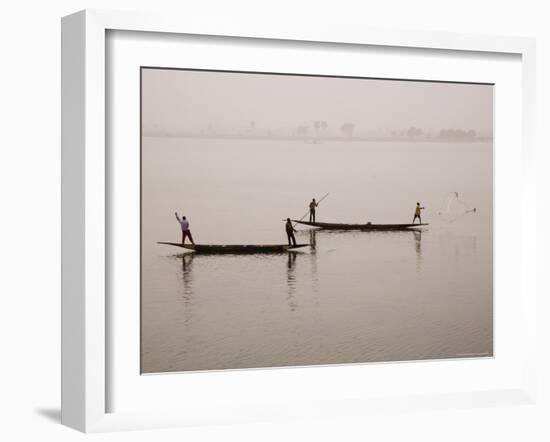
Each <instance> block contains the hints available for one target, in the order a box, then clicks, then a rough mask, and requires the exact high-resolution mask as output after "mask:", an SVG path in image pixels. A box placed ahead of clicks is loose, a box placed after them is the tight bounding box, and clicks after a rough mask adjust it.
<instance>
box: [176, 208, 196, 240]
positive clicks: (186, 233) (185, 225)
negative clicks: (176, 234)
mask: <svg viewBox="0 0 550 442" xmlns="http://www.w3.org/2000/svg"><path fill="white" fill-rule="evenodd" d="M175 214H176V219H177V220H178V222H179V223H180V226H181V244H182V245H183V244H185V238H186V237H189V240H190V241H191V244H193V245H195V241H193V237H192V236H191V230H189V221H187V219H186V218H185V216H182V217H181V219H180V217H179V216H178V212H175Z"/></svg>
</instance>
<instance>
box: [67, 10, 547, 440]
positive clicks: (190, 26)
mask: <svg viewBox="0 0 550 442" xmlns="http://www.w3.org/2000/svg"><path fill="white" fill-rule="evenodd" d="M62 35H63V38H62V45H63V66H62V67H63V71H62V72H63V88H62V89H63V91H62V101H63V103H62V104H63V115H62V116H63V130H62V134H63V164H62V173H63V189H62V190H63V192H62V204H63V232H62V241H63V244H62V260H63V263H62V268H63V277H62V289H63V293H62V306H63V312H62V320H63V329H62V339H63V342H62V349H63V361H62V368H63V376H62V386H63V392H62V421H63V423H64V424H66V425H68V426H71V427H73V428H76V429H79V430H81V431H109V430H115V429H126V428H127V429H137V428H154V427H166V426H184V425H197V424H203V423H204V424H206V423H217V422H249V421H250V422H253V421H258V420H273V419H285V418H289V417H293V418H295V417H316V416H327V415H341V414H363V413H369V412H379V411H380V410H382V411H386V412H392V411H402V410H411V411H413V410H418V409H426V408H434V409H436V408H442V407H445V408H449V407H475V406H487V405H502V404H511V403H515V404H520V403H529V402H532V401H533V400H534V394H535V378H534V368H535V367H534V348H533V346H534V339H533V335H534V329H535V324H534V317H535V311H536V308H535V307H536V306H535V300H536V286H535V281H534V278H535V275H534V268H535V266H534V260H535V253H534V250H535V244H536V238H535V229H534V228H533V226H534V224H535V215H536V214H535V203H534V192H535V178H534V169H533V167H532V166H533V163H534V154H535V149H534V132H533V130H534V128H533V123H532V121H533V120H534V118H533V113H534V94H535V79H534V42H533V40H530V39H523V38H509V37H490V36H474V35H456V34H445V33H435V34H432V33H425V32H412V31H408V32H402V31H399V32H389V31H380V30H371V29H354V28H345V27H338V26H333V27H330V26H327V27H323V28H321V27H319V28H317V27H316V26H312V27H308V28H303V29H293V28H290V27H282V28H280V27H278V28H273V27H270V26H264V25H261V26H260V24H256V26H251V25H250V24H244V23H231V24H225V25H223V26H220V25H214V24H209V23H204V22H200V21H195V20H188V21H186V20H184V21H181V20H172V19H170V18H167V17H153V16H150V15H141V14H129V13H114V12H108V11H83V12H79V13H76V14H74V15H71V16H68V17H65V18H64V19H63V22H62ZM511 232H513V234H511Z"/></svg>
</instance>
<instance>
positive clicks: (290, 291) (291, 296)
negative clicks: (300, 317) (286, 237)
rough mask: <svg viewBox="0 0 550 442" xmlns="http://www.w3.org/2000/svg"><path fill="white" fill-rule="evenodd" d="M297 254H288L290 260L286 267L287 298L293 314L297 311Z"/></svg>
mask: <svg viewBox="0 0 550 442" xmlns="http://www.w3.org/2000/svg"><path fill="white" fill-rule="evenodd" d="M296 256H297V253H296V252H288V260H287V266H286V285H287V297H286V301H287V304H288V307H289V309H290V311H291V312H294V311H296V308H297V307H298V306H297V304H296V300H295V296H296Z"/></svg>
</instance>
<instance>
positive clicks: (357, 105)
mask: <svg viewBox="0 0 550 442" xmlns="http://www.w3.org/2000/svg"><path fill="white" fill-rule="evenodd" d="M142 94H143V95H142V123H143V131H144V133H149V132H185V131H195V130H198V129H200V128H205V127H206V126H207V125H208V124H209V123H212V124H214V125H215V126H216V127H218V128H222V129H223V128H225V129H238V128H244V127H247V126H248V125H249V122H250V121H252V120H254V121H255V122H256V127H257V128H267V127H269V128H272V129H278V128H290V127H296V126H299V125H311V124H312V122H313V121H315V120H325V121H327V123H328V126H329V130H331V129H332V130H335V131H337V130H338V128H339V127H340V126H341V125H342V124H343V123H346V122H350V123H354V124H355V125H356V131H357V132H361V131H367V130H378V129H384V130H393V129H406V128H408V127H410V126H416V127H420V128H423V129H424V130H436V131H438V130H440V129H446V128H461V129H474V130H476V131H478V132H480V133H483V134H489V135H492V125H493V87H492V86H490V85H473V84H452V83H429V82H414V81H397V80H370V79H346V78H337V77H336V78H335V77H330V78H327V77H302V76H292V75H270V74H244V73H226V72H201V71H185V70H163V69H143V72H142Z"/></svg>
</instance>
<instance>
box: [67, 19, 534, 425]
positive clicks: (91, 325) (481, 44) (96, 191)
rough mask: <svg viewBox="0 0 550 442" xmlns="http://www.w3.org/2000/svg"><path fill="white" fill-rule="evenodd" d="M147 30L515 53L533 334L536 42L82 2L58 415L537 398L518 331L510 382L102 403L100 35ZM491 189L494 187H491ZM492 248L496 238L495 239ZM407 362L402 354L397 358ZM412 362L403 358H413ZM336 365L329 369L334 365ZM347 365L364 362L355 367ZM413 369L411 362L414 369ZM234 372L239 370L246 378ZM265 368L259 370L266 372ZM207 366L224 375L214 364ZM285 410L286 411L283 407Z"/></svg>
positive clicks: (103, 419)
mask: <svg viewBox="0 0 550 442" xmlns="http://www.w3.org/2000/svg"><path fill="white" fill-rule="evenodd" d="M108 31H144V32H155V33H163V34H181V35H202V36H219V37H222V38H228V39H229V38H231V37H233V38H234V37H239V38H253V39H270V40H273V41H286V42H290V43H292V42H311V43H339V44H342V45H371V46H373V45H374V46H379V47H381V48H389V47H399V48H405V49H407V48H409V49H418V48H425V49H439V50H443V51H468V52H475V53H477V54H478V55H479V56H481V57H482V56H483V54H487V53H497V54H514V55H516V56H519V57H521V74H522V85H521V94H522V95H521V96H522V98H521V100H522V112H521V114H522V121H519V122H517V124H519V125H521V134H522V135H521V137H522V139H521V156H522V167H521V199H522V202H521V206H522V210H521V217H522V220H521V227H520V232H521V256H520V257H519V258H518V259H519V260H520V261H521V270H518V271H521V305H522V313H523V315H522V316H521V319H520V320H519V322H518V323H519V324H520V326H521V327H522V329H523V332H524V336H530V337H533V336H534V333H535V317H536V284H535V269H536V265H535V259H536V258H535V256H536V253H535V247H536V233H535V228H534V226H535V222H536V213H535V205H536V204H535V195H536V193H535V192H536V186H535V182H536V179H535V173H534V170H535V167H534V165H535V143H534V140H535V138H534V130H535V128H534V120H535V118H534V108H535V42H534V40H533V39H528V38H518V37H493V36H480V35H464V34H451V33H428V32H416V31H388V30H376V29H362V28H349V27H345V26H319V25H313V24H310V25H308V26H307V27H293V26H291V25H288V24H286V25H285V24H278V25H271V26H269V25H266V24H265V23H246V22H245V21H244V20H243V21H242V22H235V21H233V22H231V23H211V22H207V21H200V20H195V19H193V18H192V17H186V18H179V17H178V18H175V17H158V16H153V15H149V14H134V13H126V12H112V11H100V10H86V11H81V12H78V13H76V14H73V15H70V16H67V17H64V18H63V20H62V123H63V127H62V423H63V424H65V425H67V426H70V427H72V428H75V429H78V430H80V431H85V432H95V431H110V430H121V429H138V428H156V427H168V426H183V425H189V424H197V423H209V422H212V423H216V422H246V421H254V420H266V419H284V418H288V417H291V416H292V417H311V416H325V415H337V414H340V415H341V414H346V415H353V414H362V413H368V412H371V411H373V410H383V411H390V412H391V411H400V410H411V411H413V410H419V409H426V408H434V409H437V408H453V407H469V406H487V405H502V404H520V403H532V402H533V401H534V400H535V399H534V398H535V390H536V388H535V374H534V373H535V362H534V360H535V348H534V342H535V339H534V338H533V339H526V340H525V353H524V355H523V356H522V358H523V359H522V361H521V363H522V365H523V375H522V380H521V383H519V384H518V385H515V386H514V387H513V388H503V389H489V390H484V389H482V388H478V389H477V390H474V391H465V392H461V393H448V394H442V393H428V392H427V393H426V394H415V395H412V396H410V395H407V394H401V395H399V394H397V395H396V394H395V393H394V392H392V394H391V395H387V396H383V395H382V396H378V397H358V398H345V397H342V398H340V400H335V399H334V396H327V397H326V398H324V399H323V398H321V399H316V402H315V404H314V405H313V406H312V404H311V403H309V404H303V403H298V402H293V403H289V404H284V403H283V404H281V403H277V404H272V405H271V406H270V405H269V404H267V405H266V404H258V406H257V407H255V408H251V407H250V404H248V405H247V406H243V407H241V408H240V409H238V410H236V411H233V412H232V414H231V415H220V414H217V413H216V412H215V411H214V409H213V411H212V419H209V415H208V411H205V412H204V413H202V414H201V413H198V414H196V415H193V416H190V415H189V414H186V412H185V411H184V410H183V411H179V412H178V411H177V410H176V411H165V410H162V407H160V408H159V409H160V411H157V412H153V411H135V412H108V410H109V406H108V394H109V391H110V389H111V388H112V385H110V382H109V376H108V375H107V373H108V371H109V370H108V366H109V364H110V363H111V362H110V358H111V357H112V355H111V354H110V346H109V343H108V339H107V336H108V332H109V331H108V327H109V324H110V320H109V317H110V314H111V313H110V311H109V302H108V299H107V297H108V293H107V286H108V274H107V269H108V260H109V256H108V247H107V245H108V243H109V241H110V240H111V238H109V234H110V232H109V230H108V229H107V228H106V224H107V223H106V219H107V217H108V215H109V213H108V208H109V202H110V196H109V187H108V183H107V180H108V174H107V173H106V168H107V158H106V148H107V134H106V119H107V117H108V115H107V112H108V110H107V104H106V103H107V101H108V100H107V96H106V94H107V93H108V84H107V83H106V75H105V73H106V63H107V59H106V57H107V55H108V54H107V50H106V33H107V32H108ZM496 191H497V192H498V188H497V190H496ZM497 247H498V245H497ZM405 365H406V364H405ZM411 365H412V364H411ZM339 369H344V368H343V367H335V368H334V370H339ZM354 370H355V371H357V370H361V367H356V368H354ZM411 370H412V368H411ZM246 373H247V372H246V371H242V372H241V373H240V376H241V377H242V376H246ZM268 375H269V370H266V371H264V374H263V375H262V376H268ZM212 376H222V374H220V373H217V374H216V373H213V374H212ZM289 409H291V410H292V411H290V412H289V411H288V410H289ZM251 410H254V411H253V412H252V411H251Z"/></svg>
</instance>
